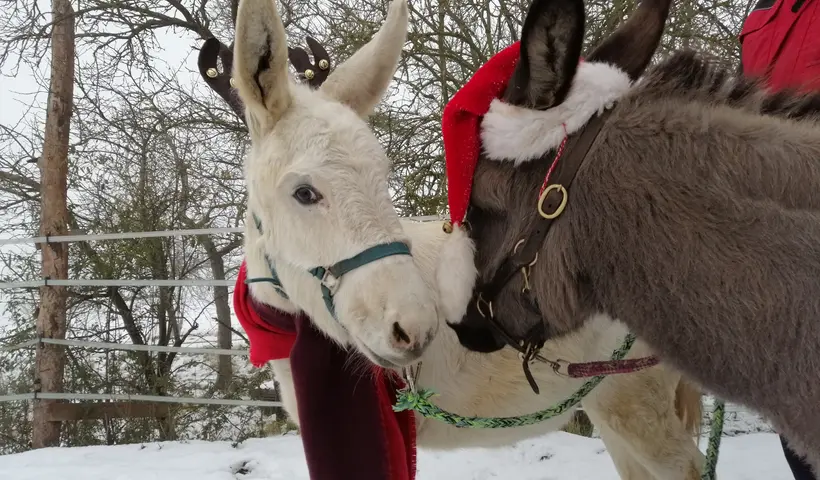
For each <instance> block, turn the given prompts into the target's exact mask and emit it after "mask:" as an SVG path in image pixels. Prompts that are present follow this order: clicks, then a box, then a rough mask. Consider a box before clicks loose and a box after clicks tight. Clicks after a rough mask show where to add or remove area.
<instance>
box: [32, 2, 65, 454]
mask: <svg viewBox="0 0 820 480" xmlns="http://www.w3.org/2000/svg"><path fill="white" fill-rule="evenodd" d="M52 10H53V14H52V15H53V16H52V18H53V23H54V25H53V27H52V31H51V39H52V42H51V45H52V47H51V85H50V90H49V98H48V110H47V112H46V128H45V135H44V141H43V155H42V157H41V159H40V209H41V213H40V216H41V218H40V234H41V235H61V234H65V233H66V232H67V231H68V228H67V226H68V208H67V177H68V140H69V133H70V131H71V128H70V127H71V110H72V108H73V95H74V11H73V10H72V8H71V1H70V0H52ZM41 255H42V275H43V278H48V279H67V278H68V245H67V244H64V243H50V244H46V245H43V248H42V249H41ZM66 300H67V295H66V288H65V287H55V286H44V287H41V288H40V309H39V313H38V315H37V334H38V335H39V336H40V337H42V338H59V339H63V338H65V334H66ZM35 369H36V375H37V377H36V381H37V383H38V384H39V385H38V388H39V391H40V392H61V391H62V389H63V371H64V369H65V352H64V351H63V347H62V346H58V345H43V344H40V345H38V346H37V352H36V362H35ZM55 402H56V401H55V400H36V401H35V402H34V414H33V418H32V420H33V425H32V439H31V443H32V447H33V448H42V447H50V446H57V445H59V443H60V423H59V422H50V421H48V418H47V416H46V409H47V408H48V405H49V404H50V403H55Z"/></svg>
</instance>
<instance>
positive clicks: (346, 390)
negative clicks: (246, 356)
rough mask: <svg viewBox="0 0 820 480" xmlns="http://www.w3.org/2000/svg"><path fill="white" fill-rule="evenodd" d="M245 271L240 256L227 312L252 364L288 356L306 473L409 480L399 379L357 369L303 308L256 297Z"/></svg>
mask: <svg viewBox="0 0 820 480" xmlns="http://www.w3.org/2000/svg"><path fill="white" fill-rule="evenodd" d="M246 275H247V273H246V267H245V263H244V262H243V263H242V266H241V267H240V269H239V277H238V278H237V279H236V288H235V289H234V294H233V304H234V311H235V313H236V316H237V317H238V318H239V323H240V324H241V325H242V328H243V329H244V330H245V332H246V333H247V335H248V339H249V341H250V344H251V345H250V359H251V363H252V364H253V365H254V366H256V367H261V366H263V365H264V364H265V363H266V362H268V361H270V360H281V359H284V358H288V357H289V358H290V363H291V370H292V372H293V382H294V386H295V388H296V403H297V409H298V412H299V427H300V431H301V437H302V444H303V446H304V449H305V457H306V459H307V464H308V471H309V472H310V478H311V480H351V479H356V480H414V478H415V473H416V445H415V436H416V432H415V418H414V414H413V412H408V411H405V412H399V413H396V412H393V409H392V406H393V404H394V403H395V401H396V398H395V397H396V389H397V388H399V387H401V385H400V383H401V379H400V378H399V377H398V376H397V375H395V374H394V373H393V372H388V371H385V370H383V369H381V368H379V367H376V366H375V365H374V366H372V368H373V370H372V371H367V369H362V368H361V367H360V365H361V362H364V361H366V360H364V358H363V357H361V356H360V355H358V354H357V353H355V352H353V351H351V352H345V351H344V350H342V349H341V348H340V347H339V346H338V345H336V344H335V343H334V342H332V341H331V340H329V339H328V338H327V337H326V336H325V335H324V334H322V333H321V332H319V331H318V330H317V329H316V328H315V327H314V326H313V324H312V323H311V322H310V319H309V318H307V317H306V316H305V315H291V314H288V313H285V312H282V311H280V310H276V309H274V308H272V307H270V306H268V305H264V304H261V303H258V302H256V301H255V300H254V299H253V298H252V297H251V295H250V291H249V289H248V286H247V285H246V284H245V278H246ZM354 357H355V358H354Z"/></svg>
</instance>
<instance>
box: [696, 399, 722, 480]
mask: <svg viewBox="0 0 820 480" xmlns="http://www.w3.org/2000/svg"><path fill="white" fill-rule="evenodd" d="M725 412H726V404H725V403H724V402H723V400H715V408H714V410H713V411H712V426H711V429H710V432H709V447H708V448H707V449H706V465H704V468H703V475H701V477H700V479H701V480H715V476H716V473H717V461H718V453H720V438H721V436H722V435H723V414H724V413H725Z"/></svg>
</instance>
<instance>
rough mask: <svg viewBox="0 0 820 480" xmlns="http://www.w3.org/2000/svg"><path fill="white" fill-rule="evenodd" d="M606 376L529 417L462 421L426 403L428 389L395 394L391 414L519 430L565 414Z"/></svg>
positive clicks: (617, 356) (622, 352)
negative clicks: (408, 412)
mask: <svg viewBox="0 0 820 480" xmlns="http://www.w3.org/2000/svg"><path fill="white" fill-rule="evenodd" d="M633 343H635V335H633V334H631V333H630V334H628V335H627V336H626V338H625V339H624V343H623V344H622V345H621V346H620V347H619V348H618V349H617V350H615V351H614V352H612V357H611V359H612V360H622V359H623V358H624V357H625V356H626V354H627V353H629V350H630V349H631V348H632V344H633ZM604 378H606V375H598V376H596V377H592V378H591V379H589V380H587V381H586V382H584V384H583V385H582V386H581V388H579V389H578V391H576V392H575V393H573V394H572V396H570V397H569V398H567V399H566V400H564V401H563V402H560V403H557V404H555V405H553V406H552V407H550V408H547V409H546V410H541V411H539V412H535V413H530V414H527V415H519V416H517V417H463V416H461V415H458V414H455V413H451V412H448V411H445V410H442V409H440V408H439V407H437V406H435V405H434V404H433V403H432V402H430V398H431V397H432V396H433V395H435V392H433V391H432V390H428V389H422V390H420V391H418V392H414V391H412V390H410V389H409V388H404V389H401V390H399V392H398V394H397V398H396V405H394V406H393V411H395V412H402V411H405V410H414V411H416V412H418V413H419V414H421V415H422V416H423V417H425V418H432V419H435V420H439V421H442V422H444V423H447V424H450V425H453V426H456V427H459V428H512V427H523V426H525V425H533V424H536V423H540V422H543V421H545V420H549V419H551V418H555V417H557V416H558V415H561V414H563V413H565V412H567V411H568V410H569V409H570V408H572V407H574V406H575V405H577V404H578V403H579V402H580V401H581V400H582V399H583V398H584V397H586V396H587V395H588V394H589V392H591V391H592V389H594V388H595V387H597V386H598V384H599V383H601V381H603V379H604Z"/></svg>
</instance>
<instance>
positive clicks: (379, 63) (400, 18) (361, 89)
mask: <svg viewBox="0 0 820 480" xmlns="http://www.w3.org/2000/svg"><path fill="white" fill-rule="evenodd" d="M245 1H247V0H245ZM407 17H408V9H407V0H393V3H392V4H391V5H390V9H389V10H388V12H387V19H386V20H385V22H384V25H382V28H381V29H379V31H378V32H377V33H376V35H375V36H374V37H373V39H372V40H370V41H369V42H368V43H367V44H366V45H365V46H363V47H362V48H360V49H359V51H357V52H356V53H354V54H353V55H352V56H351V57H350V58H348V59H347V61H345V62H344V63H342V64H341V65H339V66H338V67H336V70H334V71H333V73H331V74H330V76H329V77H328V78H327V80H326V81H325V83H324V84H323V85H322V87H321V88H320V90H321V91H322V92H324V93H326V94H327V95H328V96H330V97H331V98H333V99H335V100H337V101H339V102H341V103H343V104H345V105H347V106H349V107H350V108H352V109H353V110H354V111H356V112H357V113H358V114H359V115H360V116H362V117H367V116H368V115H370V114H371V113H372V112H373V109H374V108H375V107H376V104H378V103H379V101H381V99H382V96H383V95H384V93H385V91H387V87H388V85H390V81H391V80H392V79H393V73H395V71H396V67H397V66H398V64H399V60H400V59H401V50H402V47H404V42H405V40H406V39H407Z"/></svg>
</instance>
